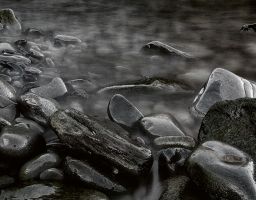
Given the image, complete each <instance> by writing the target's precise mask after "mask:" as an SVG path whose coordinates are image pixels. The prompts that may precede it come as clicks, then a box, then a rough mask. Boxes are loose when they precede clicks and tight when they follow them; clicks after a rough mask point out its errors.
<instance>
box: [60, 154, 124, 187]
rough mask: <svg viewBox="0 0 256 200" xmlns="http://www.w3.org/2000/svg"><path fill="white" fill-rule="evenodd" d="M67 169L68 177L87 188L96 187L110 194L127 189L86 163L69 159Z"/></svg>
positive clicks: (67, 159)
mask: <svg viewBox="0 0 256 200" xmlns="http://www.w3.org/2000/svg"><path fill="white" fill-rule="evenodd" d="M65 169H66V173H67V175H68V176H69V177H70V178H71V179H73V180H76V181H79V182H81V183H83V184H85V185H86V186H89V187H94V188H97V189H100V190H104V191H109V192H125V191H126V189H125V188H124V187H123V186H122V185H120V184H118V183H115V182H113V181H112V180H110V179H109V178H107V177H105V176H104V175H102V174H101V173H100V172H98V171H96V170H95V169H94V168H92V167H91V166H90V165H88V163H86V162H85V161H80V160H76V159H73V158H71V157H67V158H66V161H65Z"/></svg>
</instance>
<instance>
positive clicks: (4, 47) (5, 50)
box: [0, 43, 15, 54]
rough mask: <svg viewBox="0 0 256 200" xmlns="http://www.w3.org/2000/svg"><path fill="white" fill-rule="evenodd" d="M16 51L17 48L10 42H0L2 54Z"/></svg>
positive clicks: (0, 52)
mask: <svg viewBox="0 0 256 200" xmlns="http://www.w3.org/2000/svg"><path fill="white" fill-rule="evenodd" d="M14 52H15V49H14V48H13V47H12V46H11V45H10V44H9V43H0V54H3V53H14Z"/></svg>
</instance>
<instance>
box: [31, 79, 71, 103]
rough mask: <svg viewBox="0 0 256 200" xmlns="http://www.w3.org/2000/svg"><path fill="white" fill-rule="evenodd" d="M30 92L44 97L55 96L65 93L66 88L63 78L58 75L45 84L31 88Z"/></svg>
mask: <svg viewBox="0 0 256 200" xmlns="http://www.w3.org/2000/svg"><path fill="white" fill-rule="evenodd" d="M30 92H32V93H34V94H37V95H39V96H41V97H45V98H53V99H54V98H56V97H60V96H63V95H64V94H66V93H67V88H66V85H65V83H64V82H63V80H62V79H61V78H59V77H56V78H54V79H52V81H51V82H50V83H48V84H47V85H43V86H40V87H38V88H32V89H31V90H30Z"/></svg>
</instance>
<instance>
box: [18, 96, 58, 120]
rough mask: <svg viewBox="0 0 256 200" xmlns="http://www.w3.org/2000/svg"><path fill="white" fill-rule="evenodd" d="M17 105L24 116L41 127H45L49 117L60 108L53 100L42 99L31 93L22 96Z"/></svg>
mask: <svg viewBox="0 0 256 200" xmlns="http://www.w3.org/2000/svg"><path fill="white" fill-rule="evenodd" d="M19 103H20V109H21V111H22V114H23V115H24V116H26V117H28V118H30V119H32V120H34V121H35V122H37V123H39V124H42V125H46V124H47V123H48V120H49V118H50V116H51V115H52V114H53V113H55V112H56V111H57V110H58V109H59V108H60V106H59V104H58V103H57V102H56V101H55V100H53V99H46V98H42V97H40V96H38V95H36V94H33V93H27V94H24V95H22V96H21V97H20V102H19Z"/></svg>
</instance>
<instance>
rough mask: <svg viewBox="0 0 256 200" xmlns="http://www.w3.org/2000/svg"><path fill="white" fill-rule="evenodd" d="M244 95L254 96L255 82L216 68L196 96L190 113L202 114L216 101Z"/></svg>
mask: <svg viewBox="0 0 256 200" xmlns="http://www.w3.org/2000/svg"><path fill="white" fill-rule="evenodd" d="M244 97H249V98H255V97H256V84H255V83H254V82H252V81H248V80H246V79H244V78H241V77H239V76H237V75H235V74H233V73H232V72H230V71H228V70H225V69H221V68H216V69H215V70H213V72H212V73H211V75H210V77H209V79H208V81H207V83H206V84H205V86H204V87H203V88H202V89H201V91H200V92H199V94H198V95H197V96H196V98H195V100H194V102H193V105H192V108H191V109H192V113H193V114H195V115H196V116H204V115H205V114H206V113H207V111H208V110H209V109H210V107H211V106H212V105H214V104H215V103H216V102H219V101H224V100H235V99H239V98H244Z"/></svg>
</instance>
